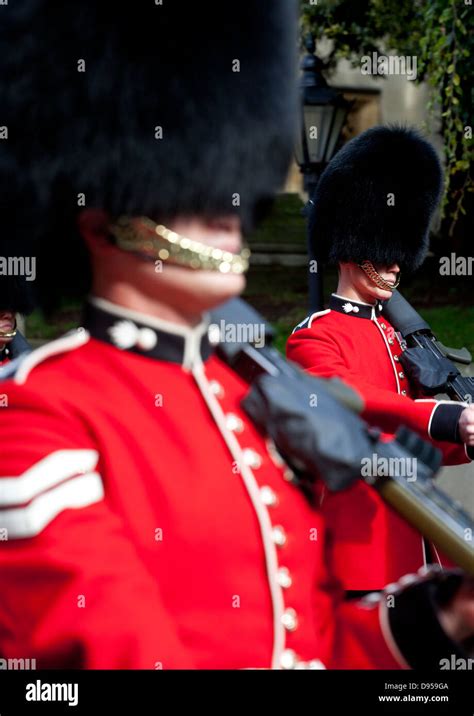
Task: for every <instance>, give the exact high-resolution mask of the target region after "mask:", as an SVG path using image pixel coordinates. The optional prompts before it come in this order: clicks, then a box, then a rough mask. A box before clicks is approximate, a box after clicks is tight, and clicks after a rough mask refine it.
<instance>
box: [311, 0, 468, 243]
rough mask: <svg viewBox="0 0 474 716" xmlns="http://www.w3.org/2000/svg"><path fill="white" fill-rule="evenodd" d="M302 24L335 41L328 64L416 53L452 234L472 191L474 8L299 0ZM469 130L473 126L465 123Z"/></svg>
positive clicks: (448, 2) (401, 0) (415, 0)
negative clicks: (440, 157) (436, 123)
mask: <svg viewBox="0 0 474 716" xmlns="http://www.w3.org/2000/svg"><path fill="white" fill-rule="evenodd" d="M301 10H302V28H303V30H304V31H308V30H309V31H311V32H312V33H313V34H314V36H315V37H316V38H317V39H321V38H322V37H327V38H330V39H331V40H333V43H334V44H333V48H332V50H331V51H330V53H329V55H328V57H327V58H326V60H327V64H328V67H329V69H331V68H332V67H334V65H335V62H336V61H337V59H339V58H341V57H345V58H347V59H349V60H350V61H351V62H352V63H353V64H354V66H355V65H359V64H360V58H361V56H363V55H366V54H370V53H371V52H374V51H378V52H382V53H383V52H384V51H390V50H393V51H395V52H396V53H397V54H400V55H404V56H416V57H417V62H418V79H417V81H418V82H420V81H422V80H426V81H427V82H428V84H429V86H430V87H431V89H432V92H431V101H430V104H429V109H430V110H431V113H432V115H431V116H432V117H433V115H435V114H436V115H438V116H439V114H440V115H441V119H442V123H441V132H442V135H443V139H444V148H445V155H446V182H445V195H444V200H443V212H444V214H445V215H446V216H447V217H448V218H449V233H450V235H452V233H453V231H454V227H455V225H456V222H457V221H458V218H459V214H460V213H461V214H464V213H465V211H466V209H465V206H466V204H467V201H468V193H469V192H473V191H474V181H473V177H472V164H473V160H474V145H473V140H472V137H471V136H469V130H468V129H466V128H469V127H470V126H471V122H472V110H473V100H474V80H473V78H474V32H473V30H474V19H473V18H474V8H473V6H472V5H471V4H466V2H465V1H464V0H319V1H318V4H317V5H315V4H313V3H311V2H304V1H302V2H301ZM471 134H472V129H471Z"/></svg>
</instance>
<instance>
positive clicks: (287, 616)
mask: <svg viewBox="0 0 474 716" xmlns="http://www.w3.org/2000/svg"><path fill="white" fill-rule="evenodd" d="M281 623H282V624H283V626H284V627H285V629H286V631H295V630H296V629H297V628H298V615H297V614H296V612H295V610H294V609H291V608H289V609H285V611H284V612H283V614H282V617H281Z"/></svg>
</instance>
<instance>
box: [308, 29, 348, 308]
mask: <svg viewBox="0 0 474 716" xmlns="http://www.w3.org/2000/svg"><path fill="white" fill-rule="evenodd" d="M304 44H305V47H306V50H307V54H306V55H305V56H304V57H303V59H302V61H301V69H302V70H303V74H302V77H301V84H300V87H301V130H300V133H299V135H298V137H297V141H296V147H295V155H296V161H297V163H298V166H299V168H300V171H301V173H302V174H303V181H304V188H305V191H306V192H307V193H308V196H309V200H310V201H311V199H312V196H313V194H314V190H315V188H316V184H317V183H318V179H319V176H320V175H321V173H322V171H323V170H324V168H325V166H326V165H327V163H328V162H329V161H330V160H331V158H332V156H333V154H334V151H335V149H336V146H337V142H338V139H339V136H340V134H341V130H342V128H343V126H344V122H345V120H346V117H347V113H348V111H349V108H350V106H351V103H350V102H348V101H347V100H345V99H344V97H343V96H342V95H341V94H340V93H339V92H337V90H335V89H333V88H332V87H329V85H328V83H327V82H326V80H325V79H324V77H323V75H322V70H323V68H324V63H323V62H322V60H321V59H320V58H319V57H316V55H315V54H314V52H315V49H316V46H315V41H314V37H313V36H312V35H311V34H308V35H306V37H305V43H304ZM308 255H309V276H308V282H309V302H310V309H311V311H315V310H319V309H321V308H322V307H323V282H322V274H321V270H320V266H319V265H318V262H317V256H316V255H314V251H313V248H312V246H311V242H310V236H309V232H308Z"/></svg>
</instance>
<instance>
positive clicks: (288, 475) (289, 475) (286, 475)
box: [283, 467, 295, 482]
mask: <svg viewBox="0 0 474 716" xmlns="http://www.w3.org/2000/svg"><path fill="white" fill-rule="evenodd" d="M283 479H284V480H286V481H287V482H293V480H294V479H295V473H294V472H293V470H291V469H290V468H289V467H285V469H284V470H283Z"/></svg>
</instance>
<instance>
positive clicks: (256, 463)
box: [243, 448, 262, 470]
mask: <svg viewBox="0 0 474 716" xmlns="http://www.w3.org/2000/svg"><path fill="white" fill-rule="evenodd" d="M243 458H244V462H245V464H246V465H248V466H249V467H251V468H252V470H258V468H259V467H260V466H261V464H262V458H261V457H260V455H259V454H258V452H255V450H252V449H251V448H246V449H245V450H244V452H243Z"/></svg>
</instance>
